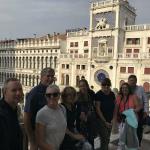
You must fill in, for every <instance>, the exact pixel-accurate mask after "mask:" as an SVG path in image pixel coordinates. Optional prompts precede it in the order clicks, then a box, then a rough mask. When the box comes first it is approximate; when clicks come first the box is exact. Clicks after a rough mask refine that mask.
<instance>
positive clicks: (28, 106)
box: [24, 84, 47, 129]
mask: <svg viewBox="0 0 150 150" xmlns="http://www.w3.org/2000/svg"><path fill="white" fill-rule="evenodd" d="M46 88H47V86H44V85H42V84H39V85H37V86H36V87H34V88H33V89H32V90H31V91H30V92H29V93H28V94H27V96H26V103H25V108H24V112H30V113H31V123H32V128H33V129H35V118H36V114H37V112H38V111H39V110H40V109H41V108H42V107H43V106H45V105H46V104H47V101H46V98H45V92H46Z"/></svg>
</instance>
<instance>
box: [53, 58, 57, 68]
mask: <svg viewBox="0 0 150 150" xmlns="http://www.w3.org/2000/svg"><path fill="white" fill-rule="evenodd" d="M56 67H57V57H54V68H56Z"/></svg>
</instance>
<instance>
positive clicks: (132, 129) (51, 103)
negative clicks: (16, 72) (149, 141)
mask: <svg viewBox="0 0 150 150" xmlns="http://www.w3.org/2000/svg"><path fill="white" fill-rule="evenodd" d="M54 82H55V71H54V69H52V68H44V69H43V70H42V71H41V78H40V83H39V85H37V86H35V87H34V88H33V89H32V90H31V91H30V92H29V93H28V94H27V95H26V97H25V107H24V115H23V116H24V119H23V121H24V127H25V133H26V135H27V138H28V144H29V146H28V147H29V150H94V146H95V140H97V139H98V140H99V145H98V146H97V150H108V149H109V146H108V145H109V142H110V135H111V132H112V125H113V124H114V123H115V124H116V122H117V124H118V127H119V142H118V150H123V149H124V148H125V147H128V148H135V149H138V148H139V147H140V146H141V141H142V135H143V120H144V118H146V117H147V114H148V99H147V97H146V95H145V92H144V89H143V87H141V86H138V85H137V84H136V83H137V77H136V76H135V75H130V76H129V78H128V82H125V83H123V84H122V85H121V87H120V91H119V92H118V93H117V94H116V93H115V94H114V92H113V91H112V90H111V80H110V79H109V78H105V79H104V80H102V82H101V88H100V90H99V91H97V92H96V93H95V92H94V91H93V90H92V89H91V88H90V86H89V84H88V82H87V80H85V79H81V80H80V81H79V91H76V89H75V88H74V87H71V86H67V87H65V88H64V89H63V90H62V91H60V89H59V86H57V85H55V84H54ZM23 97H24V94H23V89H22V85H21V83H20V81H19V80H18V79H16V78H9V79H7V80H6V81H5V83H4V87H3V98H2V99H1V100H0V135H1V136H0V149H1V150H23V133H22V130H21V127H20V123H19V120H18V114H17V105H18V103H19V102H21V101H22V100H23ZM129 135H130V139H129V140H127V136H129ZM133 139H134V141H133ZM135 141H136V144H135Z"/></svg>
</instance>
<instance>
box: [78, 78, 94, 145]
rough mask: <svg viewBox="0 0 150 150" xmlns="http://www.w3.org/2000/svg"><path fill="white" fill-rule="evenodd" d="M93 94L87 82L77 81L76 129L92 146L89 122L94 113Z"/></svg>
mask: <svg viewBox="0 0 150 150" xmlns="http://www.w3.org/2000/svg"><path fill="white" fill-rule="evenodd" d="M94 97H95V93H94V91H92V90H91V89H90V88H89V84H88V82H87V80H85V79H81V80H80V81H79V92H78V93H77V101H76V109H77V129H78V131H79V132H80V133H82V134H83V135H84V136H85V137H86V138H87V139H88V141H89V142H90V143H91V144H92V145H93V133H92V130H91V129H92V125H91V124H92V121H91V119H90V120H89V118H91V117H90V115H91V113H92V112H93V111H94Z"/></svg>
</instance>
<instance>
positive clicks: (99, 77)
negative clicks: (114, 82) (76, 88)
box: [97, 73, 106, 82]
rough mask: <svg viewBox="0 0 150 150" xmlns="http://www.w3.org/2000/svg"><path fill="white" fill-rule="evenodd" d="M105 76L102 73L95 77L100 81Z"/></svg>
mask: <svg viewBox="0 0 150 150" xmlns="http://www.w3.org/2000/svg"><path fill="white" fill-rule="evenodd" d="M105 78H106V75H105V74H104V73H99V74H97V79H98V81H99V82H102V81H103V80H104V79H105Z"/></svg>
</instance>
